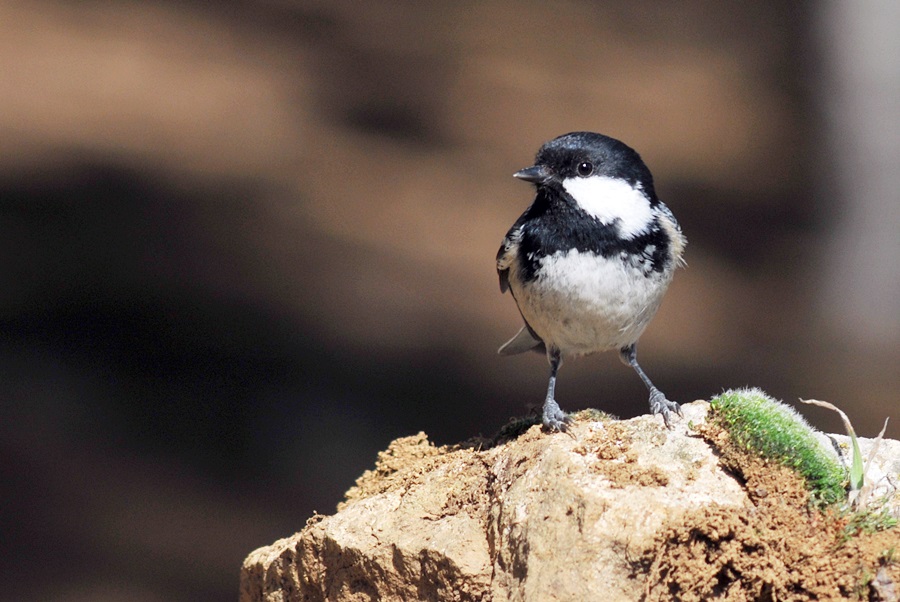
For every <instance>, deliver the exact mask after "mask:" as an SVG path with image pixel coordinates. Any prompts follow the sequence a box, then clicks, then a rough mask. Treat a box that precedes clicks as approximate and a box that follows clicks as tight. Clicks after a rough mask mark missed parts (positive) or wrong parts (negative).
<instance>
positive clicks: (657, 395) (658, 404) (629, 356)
mask: <svg viewBox="0 0 900 602" xmlns="http://www.w3.org/2000/svg"><path fill="white" fill-rule="evenodd" d="M619 357H620V358H621V359H622V361H623V362H624V363H625V364H626V365H628V366H631V367H632V368H634V371H635V372H637V375H638V376H640V377H641V380H642V381H644V384H645V385H647V389H648V390H649V391H650V413H651V414H662V417H663V422H665V423H666V427H667V428H670V429H671V428H672V421H671V414H672V412H675V413H676V414H678V415H679V416H683V415H684V414H682V413H681V407H680V406H679V405H678V404H677V403H675V402H674V401H669V400H668V399H666V396H665V395H664V394H663V392H662V391H660V390H659V389H657V388H656V387H655V386H654V385H653V383H652V382H650V379H649V378H648V377H647V375H646V374H644V371H643V370H642V369H641V366H640V364H638V361H637V344H632V345H629V346H628V347H622V349H620V350H619Z"/></svg>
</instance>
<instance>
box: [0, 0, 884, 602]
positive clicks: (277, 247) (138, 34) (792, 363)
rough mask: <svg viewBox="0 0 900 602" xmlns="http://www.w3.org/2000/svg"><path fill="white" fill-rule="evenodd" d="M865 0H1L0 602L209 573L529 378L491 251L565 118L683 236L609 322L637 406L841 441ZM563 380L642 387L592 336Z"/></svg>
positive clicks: (875, 205) (484, 421)
mask: <svg viewBox="0 0 900 602" xmlns="http://www.w3.org/2000/svg"><path fill="white" fill-rule="evenodd" d="M897 6H900V5H898V4H897V3H896V2H887V1H884V2H878V1H872V0H866V1H860V2H858V3H826V2H821V3H812V2H793V1H788V0H783V1H774V0H772V1H767V2H757V3H743V4H736V3H714V2H684V3H668V2H662V1H649V2H646V1H645V2H631V1H625V0H623V1H616V2H602V3H601V2H586V1H585V2H578V1H572V2H567V3H557V4H549V3H543V2H522V3H512V2H508V1H505V0H489V1H486V2H460V3H443V2H392V3H381V4H377V3H368V4H363V3H358V2H348V1H346V0H338V1H329V2H324V1H318V0H310V1H308V2H294V1H291V0H282V1H279V0H271V1H257V2H253V1H246V2H244V1H238V0H234V1H226V2H220V3H202V2H167V1H165V0H158V1H151V2H128V1H123V2H104V1H99V0H98V1H88V2H64V1H61V0H56V1H54V0H46V1H41V0H31V1H25V2H3V1H0V250H2V251H0V270H2V271H0V282H2V286H0V333H2V337H0V403H2V418H0V454H2V455H0V467H2V471H3V472H2V476H3V479H2V485H3V491H2V499H3V504H2V514H0V531H2V537H0V542H2V543H0V545H2V547H3V550H2V557H3V562H2V563H0V571H2V573H3V575H2V579H3V586H2V588H0V590H2V593H0V596H5V597H7V598H8V599H11V600H12V599H26V598H29V599H42V600H185V601H186V600H221V599H234V597H236V596H237V577H238V569H239V566H240V562H241V560H242V559H243V557H244V556H245V555H246V554H247V553H248V552H250V551H251V550H252V549H254V548H255V547H258V546H261V545H265V544H268V543H270V542H271V541H273V540H274V539H276V538H278V537H282V536H287V535H289V534H291V533H293V532H294V531H297V530H299V529H300V528H302V527H303V525H304V522H305V520H306V519H307V518H308V517H309V516H310V515H311V513H312V512H313V511H314V510H317V511H319V512H323V513H330V512H333V510H334V506H335V504H336V503H337V502H338V501H339V499H340V497H341V494H342V492H343V491H344V490H345V489H347V488H348V487H349V486H350V485H351V484H352V482H353V479H354V478H355V477H356V476H358V475H359V474H360V473H361V472H362V471H363V470H364V469H366V468H367V467H370V466H371V465H372V463H373V461H374V456H375V453H376V451H377V450H379V449H382V448H383V447H384V446H385V445H386V444H387V443H388V442H389V441H390V440H391V439H392V438H394V437H397V436H401V435H409V434H414V433H416V432H417V431H419V430H424V431H426V432H427V433H428V434H429V436H430V437H431V438H432V440H434V441H436V442H438V443H452V442H456V441H459V440H462V439H465V438H467V437H470V436H472V435H476V434H479V433H482V434H486V435H487V434H490V433H492V432H494V431H495V430H496V429H497V428H498V427H499V426H500V425H501V424H502V423H503V422H504V421H505V420H506V419H507V418H508V417H510V416H513V415H521V414H524V413H526V412H528V411H529V410H530V409H532V408H533V407H534V406H537V405H539V404H540V403H541V401H542V399H543V394H544V390H545V386H546V376H547V365H546V361H545V360H544V359H543V358H541V357H539V356H537V355H528V356H518V357H515V358H501V357H499V356H497V355H496V353H495V351H496V348H497V347H498V346H499V345H500V344H501V343H502V342H503V341H505V340H506V338H508V337H509V336H510V335H512V334H513V333H514V332H515V331H516V329H518V328H519V325H520V322H519V316H518V313H517V311H516V309H515V306H514V303H513V300H512V299H511V298H510V297H509V296H501V295H500V292H499V289H498V286H497V280H496V274H495V271H494V254H495V253H496V250H497V247H498V245H499V242H500V240H501V238H502V236H503V235H504V234H505V232H506V229H507V228H508V226H509V225H510V224H511V223H512V222H513V220H515V218H516V217H517V216H518V215H519V213H520V212H521V211H522V210H524V208H525V207H526V206H527V205H528V204H529V203H530V201H531V198H532V195H533V192H532V190H531V188H530V187H528V186H526V185H524V184H522V183H521V182H516V181H515V180H513V178H512V177H511V174H512V173H513V172H514V171H515V170H517V169H519V168H521V167H525V166H527V165H530V164H531V160H532V158H533V155H534V153H535V151H536V150H537V148H538V147H539V146H540V144H541V143H542V142H544V141H545V140H548V139H550V138H552V137H554V136H556V135H559V134H562V133H565V132H568V131H572V130H579V129H589V130H595V131H600V132H603V133H606V134H610V135H612V136H615V137H618V138H621V139H623V140H624V141H626V142H627V143H629V144H630V145H632V146H634V147H635V148H637V149H638V150H639V151H640V152H641V154H642V155H643V156H644V159H645V160H646V162H647V163H648V164H649V166H650V168H651V169H652V170H653V173H654V175H655V177H656V180H657V190H658V191H659V193H660V195H661V196H662V198H663V199H664V200H665V201H666V202H667V203H668V205H669V206H670V207H671V208H672V209H673V210H674V212H675V213H676V215H677V216H678V218H679V220H680V221H681V224H682V226H683V228H684V231H685V233H686V234H687V236H688V238H689V240H690V244H689V246H688V252H687V262H688V268H687V269H685V270H682V271H680V272H679V273H678V274H677V276H676V279H675V283H674V284H673V286H672V288H671V289H670V292H669V294H668V296H667V298H666V301H665V303H664V304H663V307H662V309H661V311H660V313H659V314H658V316H657V318H656V320H655V321H654V323H653V324H652V325H651V327H650V329H649V331H648V332H647V333H646V335H645V336H644V337H643V339H642V341H641V343H642V344H641V357H642V363H643V365H644V367H645V368H646V369H647V371H648V372H649V373H650V374H651V375H652V377H653V378H654V380H655V381H656V383H657V384H658V385H659V386H660V387H661V388H662V389H663V390H665V391H666V392H667V393H668V394H669V396H670V398H672V399H675V400H678V401H682V402H686V401H691V400H693V399H697V398H705V397H709V396H710V395H713V394H716V393H717V392H720V391H721V390H722V389H725V388H729V387H734V386H743V385H754V386H760V387H762V388H764V389H766V390H767V391H768V392H770V393H771V394H773V395H774V396H776V397H779V398H781V399H784V400H786V401H788V402H790V403H795V402H796V400H797V398H798V397H804V398H809V397H812V398H820V399H827V400H829V401H832V402H834V403H837V404H838V405H840V406H841V407H843V408H844V409H845V410H847V411H848V412H849V413H850V415H851V418H852V419H853V420H854V421H855V423H856V426H857V429H858V431H859V432H860V433H861V434H862V435H865V436H873V435H874V434H875V433H876V432H877V430H878V428H879V427H880V424H881V421H882V420H883V418H884V417H885V416H887V415H890V414H892V413H894V414H896V412H895V409H896V407H897V401H898V393H897V392H898V386H900V376H898V359H900V278H898V260H900V236H898V226H900V214H898V211H900V209H898V208H900V202H898V193H897V190H898V186H900V179H898V178H900V176H898V173H900V169H898V165H900V150H898V145H900V131H898V124H900V115H898V110H900V109H898V107H900V86H898V83H900V68H898V61H900V48H898V40H900V32H898V30H900V28H898V10H897ZM558 398H559V400H560V402H561V404H562V405H563V407H564V408H566V409H569V410H575V409H578V408H583V407H589V406H592V407H598V408H602V409H604V410H608V411H611V412H613V413H616V414H618V415H620V416H623V417H631V416H635V415H638V414H642V413H644V412H645V411H646V403H647V402H646V391H645V390H644V388H643V385H642V384H641V383H640V381H639V380H638V379H637V378H636V377H635V375H634V374H633V373H632V372H631V371H630V370H628V369H626V368H625V367H623V366H621V365H620V364H619V362H618V359H617V358H616V357H614V354H608V357H606V356H599V357H593V358H587V359H582V360H580V361H572V362H568V363H567V364H566V366H565V368H564V369H563V371H562V373H561V379H560V382H559V388H558ZM803 413H804V414H805V415H806V416H808V417H809V418H810V420H811V421H812V422H813V423H814V424H816V425H818V426H820V427H822V428H825V429H828V430H839V429H840V426H839V424H838V422H837V421H836V420H835V418H834V417H833V416H831V415H828V414H827V413H824V412H823V411H819V410H816V409H814V408H808V407H804V408H803ZM894 418H895V419H900V416H896V415H895V416H894ZM889 435H891V436H893V437H898V436H900V422H895V423H894V424H893V425H892V426H891V428H890V429H889Z"/></svg>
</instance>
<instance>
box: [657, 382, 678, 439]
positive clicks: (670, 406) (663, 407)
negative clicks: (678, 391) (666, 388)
mask: <svg viewBox="0 0 900 602" xmlns="http://www.w3.org/2000/svg"><path fill="white" fill-rule="evenodd" d="M673 412H674V413H676V414H678V415H679V416H680V417H682V418H684V414H683V413H682V411H681V406H680V405H678V404H677V403H675V402H674V401H669V400H668V399H666V396H665V395H664V394H663V392H662V391H660V390H659V389H656V388H654V389H653V390H652V391H650V413H651V414H662V418H663V422H664V423H665V425H666V428H667V429H669V430H672V429H673V428H675V427H674V426H673V425H672V420H671V416H672V413H673Z"/></svg>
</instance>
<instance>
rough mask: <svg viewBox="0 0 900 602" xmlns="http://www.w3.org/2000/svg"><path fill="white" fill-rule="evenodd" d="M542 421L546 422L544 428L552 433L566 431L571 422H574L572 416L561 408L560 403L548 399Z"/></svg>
mask: <svg viewBox="0 0 900 602" xmlns="http://www.w3.org/2000/svg"><path fill="white" fill-rule="evenodd" d="M541 422H543V423H544V429H546V430H548V431H550V432H551V433H552V432H554V431H559V432H561V433H565V432H566V431H567V430H568V428H569V424H571V423H572V418H571V417H570V416H569V415H568V414H566V413H565V412H563V411H562V410H561V409H559V404H557V403H556V400H554V399H547V400H546V401H545V402H544V415H543V417H542V420H541Z"/></svg>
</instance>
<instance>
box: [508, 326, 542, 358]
mask: <svg viewBox="0 0 900 602" xmlns="http://www.w3.org/2000/svg"><path fill="white" fill-rule="evenodd" d="M543 348H544V342H543V341H542V340H541V339H539V338H538V337H537V336H535V335H534V334H533V333H532V332H531V329H530V328H528V326H527V325H525V326H523V327H522V330H520V331H519V332H518V333H516V336H514V337H513V338H511V339H510V340H508V341H506V342H505V343H503V345H502V346H501V347H500V349H498V350H497V353H499V354H500V355H516V354H517V353H525V352H526V351H531V350H535V351H543Z"/></svg>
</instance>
